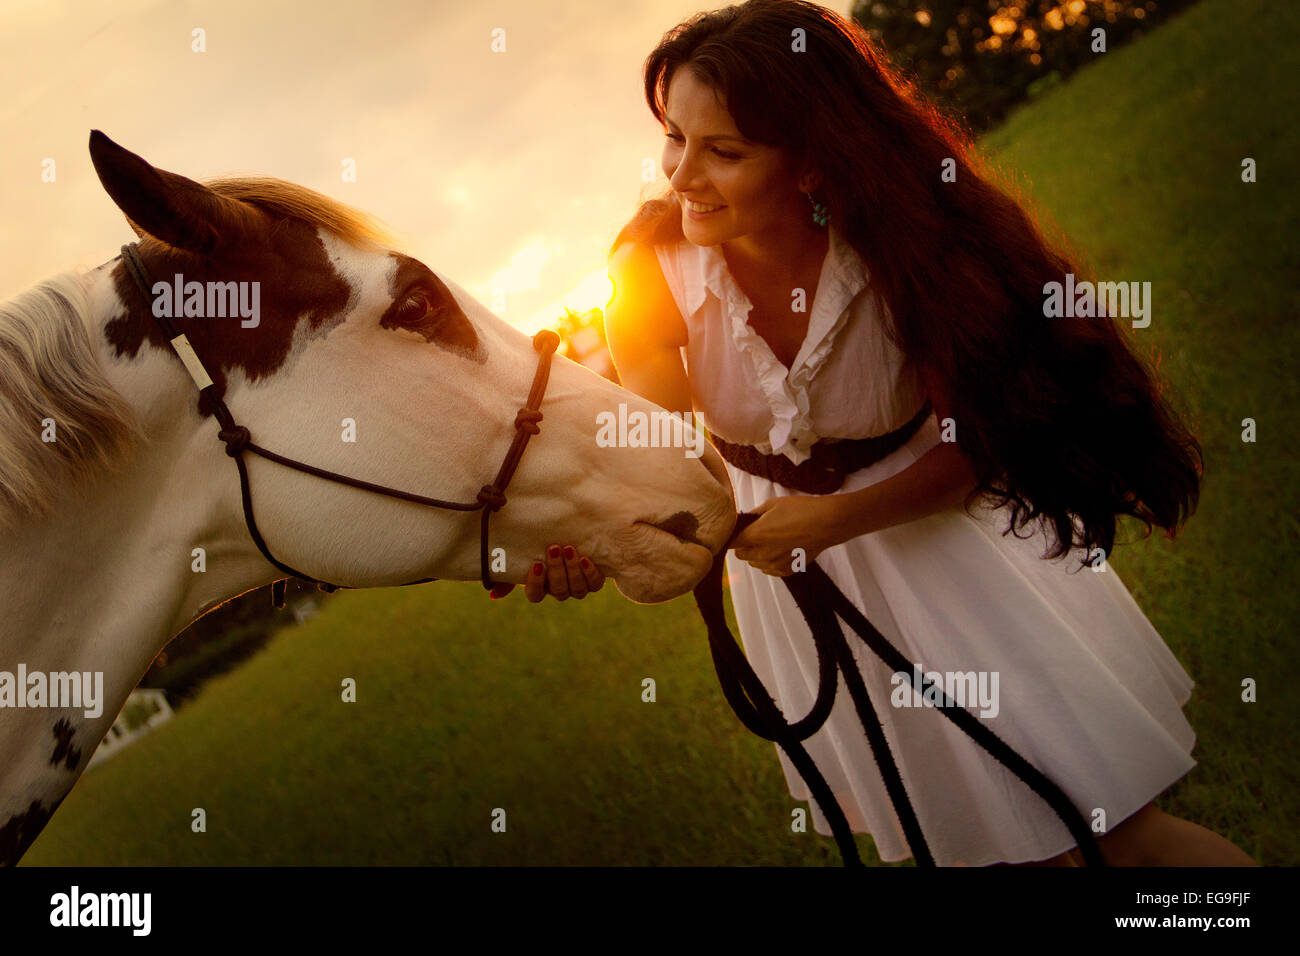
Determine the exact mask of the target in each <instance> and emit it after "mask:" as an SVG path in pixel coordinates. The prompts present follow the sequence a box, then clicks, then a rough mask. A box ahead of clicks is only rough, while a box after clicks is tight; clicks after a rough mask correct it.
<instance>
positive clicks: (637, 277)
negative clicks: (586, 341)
mask: <svg viewBox="0 0 1300 956" xmlns="http://www.w3.org/2000/svg"><path fill="white" fill-rule="evenodd" d="M608 271H609V278H610V281H611V282H612V283H613V284H614V294H613V297H612V298H611V299H610V301H609V304H608V305H607V306H606V307H605V328H606V331H607V332H608V331H609V330H610V327H611V326H613V327H614V334H615V335H616V336H618V337H620V338H624V339H633V340H636V341H639V342H641V343H643V344H644V345H646V346H658V347H661V348H669V347H671V348H677V347H680V346H683V345H685V344H686V339H687V336H686V323H685V322H684V321H683V320H682V314H681V310H680V309H678V308H677V302H676V301H675V300H674V299H673V294H672V292H671V291H670V290H669V288H668V282H667V280H665V279H664V273H663V269H662V267H661V266H660V265H659V257H658V256H657V255H655V251H654V248H653V247H652V246H649V245H644V244H642V243H637V242H625V243H623V245H621V246H619V247H618V249H617V250H616V251H615V252H614V255H613V257H612V258H611V259H610V263H609V270H608Z"/></svg>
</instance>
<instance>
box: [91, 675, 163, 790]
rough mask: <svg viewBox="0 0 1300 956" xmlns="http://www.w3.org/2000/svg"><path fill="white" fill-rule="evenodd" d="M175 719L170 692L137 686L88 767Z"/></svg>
mask: <svg viewBox="0 0 1300 956" xmlns="http://www.w3.org/2000/svg"><path fill="white" fill-rule="evenodd" d="M171 719H172V708H171V705H170V704H168V703H167V695H166V694H165V693H163V692H162V691H160V690H144V689H141V688H139V687H137V688H136V689H135V690H133V691H131V696H130V697H128V698H127V699H126V703H125V704H124V705H122V712H121V713H120V714H118V715H117V720H115V721H113V726H112V727H110V728H109V729H108V733H107V734H106V735H105V736H104V739H103V741H102V742H101V743H100V745H99V747H98V748H96V750H95V753H94V755H93V756H91V758H90V763H89V764H87V765H86V769H88V770H89V769H90V768H91V767H93V766H95V765H96V764H98V763H102V762H103V761H105V760H107V759H108V758H109V757H111V756H113V754H115V753H117V752H118V751H119V750H123V749H125V748H126V747H129V746H130V745H131V743H132V742H133V741H135V740H138V739H139V738H140V737H143V736H144V735H145V734H147V733H149V731H151V730H153V729H154V728H155V727H158V726H160V725H162V724H165V723H167V721H169V720H171Z"/></svg>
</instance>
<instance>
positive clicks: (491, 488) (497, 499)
mask: <svg viewBox="0 0 1300 956" xmlns="http://www.w3.org/2000/svg"><path fill="white" fill-rule="evenodd" d="M478 500H479V501H481V502H483V504H484V505H485V506H486V507H487V508H488V509H489V510H490V511H496V510H498V509H499V508H501V507H502V506H504V505H505V503H506V496H505V492H503V491H502V490H501V489H500V488H498V487H497V486H496V485H484V486H483V487H482V488H480V489H479V490H478Z"/></svg>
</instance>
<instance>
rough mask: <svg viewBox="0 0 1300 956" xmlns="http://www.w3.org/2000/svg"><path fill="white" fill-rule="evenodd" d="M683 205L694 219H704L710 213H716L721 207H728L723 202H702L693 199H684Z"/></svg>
mask: <svg viewBox="0 0 1300 956" xmlns="http://www.w3.org/2000/svg"><path fill="white" fill-rule="evenodd" d="M682 205H684V206H685V207H686V211H687V213H688V214H689V215H690V216H691V218H692V219H703V218H704V217H705V216H707V215H709V213H714V212H717V211H718V210H719V209H726V208H727V207H726V206H725V205H723V204H721V203H716V204H710V203H702V202H696V201H695V200H693V199H682Z"/></svg>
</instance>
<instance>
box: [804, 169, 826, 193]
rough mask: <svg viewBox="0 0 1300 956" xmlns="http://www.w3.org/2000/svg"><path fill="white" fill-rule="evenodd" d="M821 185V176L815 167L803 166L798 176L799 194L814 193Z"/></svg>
mask: <svg viewBox="0 0 1300 956" xmlns="http://www.w3.org/2000/svg"><path fill="white" fill-rule="evenodd" d="M821 184H822V174H821V172H820V171H818V170H817V169H816V168H815V167H812V166H805V167H804V170H803V172H802V173H801V174H800V176H799V192H801V193H811V192H816V191H817V187H818V186H820V185H821Z"/></svg>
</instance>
